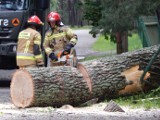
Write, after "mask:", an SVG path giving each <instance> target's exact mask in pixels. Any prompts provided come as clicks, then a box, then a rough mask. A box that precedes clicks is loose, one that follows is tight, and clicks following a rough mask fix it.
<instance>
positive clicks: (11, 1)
mask: <svg viewBox="0 0 160 120" xmlns="http://www.w3.org/2000/svg"><path fill="white" fill-rule="evenodd" d="M27 8H28V0H0V10H4V9H5V10H25V9H27Z"/></svg>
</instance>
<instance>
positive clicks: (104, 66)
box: [10, 46, 160, 108]
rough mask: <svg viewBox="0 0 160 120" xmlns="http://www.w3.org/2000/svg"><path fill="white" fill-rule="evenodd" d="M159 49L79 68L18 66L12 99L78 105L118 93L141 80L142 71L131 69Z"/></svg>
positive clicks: (25, 104)
mask: <svg viewBox="0 0 160 120" xmlns="http://www.w3.org/2000/svg"><path fill="white" fill-rule="evenodd" d="M156 50H157V46H154V47H150V48H146V49H141V50H137V51H134V52H128V53H124V54H120V55H116V56H113V57H106V58H101V59H96V60H92V61H86V62H82V63H81V64H79V65H78V68H72V67H70V66H59V67H48V68H32V69H31V68H30V69H26V70H17V71H16V72H15V73H14V75H13V78H12V81H11V88H10V94H11V98H12V102H13V103H14V104H15V105H16V106H17V107H23V108H24V107H31V106H57V107H59V106H62V105H64V104H71V105H73V106H77V105H80V104H82V103H85V102H86V101H88V100H91V99H94V98H98V99H99V100H104V99H106V98H108V99H109V98H112V97H117V96H119V95H120V94H119V92H120V91H121V90H122V89H124V88H125V87H127V86H129V85H128V84H130V83H134V82H135V78H134V77H136V82H137V81H139V78H140V76H138V77H137V76H136V74H138V75H139V74H142V71H138V69H133V70H131V69H132V68H136V67H135V66H138V65H139V63H140V60H141V59H142V58H143V59H144V60H146V61H148V60H149V58H151V56H152V55H153V53H154V52H155V51H156ZM158 58H160V57H159V56H158ZM135 70H136V72H135ZM133 73H134V75H133ZM130 81H132V82H130ZM136 89H137V88H135V91H136ZM123 93H125V92H123Z"/></svg>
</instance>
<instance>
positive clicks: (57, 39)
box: [43, 27, 77, 55]
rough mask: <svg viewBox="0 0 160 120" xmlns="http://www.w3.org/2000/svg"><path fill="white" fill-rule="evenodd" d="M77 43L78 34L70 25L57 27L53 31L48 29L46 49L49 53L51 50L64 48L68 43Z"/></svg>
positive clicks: (45, 41)
mask: <svg viewBox="0 0 160 120" xmlns="http://www.w3.org/2000/svg"><path fill="white" fill-rule="evenodd" d="M69 42H70V43H72V44H73V45H75V44H76V43H77V36H76V35H75V34H74V33H73V31H72V30H71V29H70V28H68V27H61V28H60V27H57V28H56V29H54V31H53V33H52V31H48V32H47V33H46V35H45V40H44V44H43V46H44V49H45V52H46V53H47V55H49V54H50V53H51V52H55V51H59V50H63V49H64V47H65V45H66V44H67V43H69Z"/></svg>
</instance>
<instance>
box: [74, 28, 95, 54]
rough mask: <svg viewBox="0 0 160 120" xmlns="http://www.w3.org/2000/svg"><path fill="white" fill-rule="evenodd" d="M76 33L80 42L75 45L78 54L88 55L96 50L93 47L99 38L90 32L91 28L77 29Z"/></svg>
mask: <svg viewBox="0 0 160 120" xmlns="http://www.w3.org/2000/svg"><path fill="white" fill-rule="evenodd" d="M75 33H76V34H77V36H78V43H77V45H76V46H75V48H76V51H77V55H78V56H86V55H89V54H93V53H95V52H96V51H93V50H91V47H92V45H93V44H94V42H95V41H96V40H97V38H93V37H92V35H91V34H89V30H75Z"/></svg>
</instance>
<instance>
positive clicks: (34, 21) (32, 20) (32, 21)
mask: <svg viewBox="0 0 160 120" xmlns="http://www.w3.org/2000/svg"><path fill="white" fill-rule="evenodd" d="M27 22H28V24H33V25H43V24H44V23H43V22H42V21H41V20H40V19H39V17H38V16H36V15H34V16H31V17H30V18H29V19H28V21H27Z"/></svg>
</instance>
